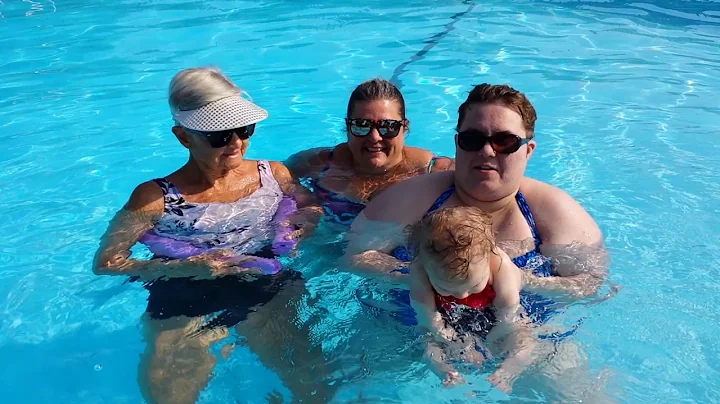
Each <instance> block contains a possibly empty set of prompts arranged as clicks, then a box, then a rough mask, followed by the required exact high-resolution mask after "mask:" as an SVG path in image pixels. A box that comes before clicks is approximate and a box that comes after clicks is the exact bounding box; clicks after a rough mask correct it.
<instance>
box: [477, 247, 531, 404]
mask: <svg viewBox="0 0 720 404" xmlns="http://www.w3.org/2000/svg"><path fill="white" fill-rule="evenodd" d="M500 255H501V257H502V263H501V264H500V268H499V270H498V271H497V272H496V273H495V274H494V280H493V288H494V289H495V293H496V296H495V300H494V301H493V305H494V306H495V311H496V316H497V319H498V325H497V326H496V327H495V330H493V331H494V333H495V334H497V333H501V335H503V336H504V338H505V341H504V346H505V349H503V350H504V351H506V352H507V353H506V355H505V360H503V362H502V363H501V364H500V365H499V366H498V368H497V369H496V370H495V372H493V373H492V374H491V375H490V376H489V377H488V381H490V382H491V383H492V384H494V385H495V386H496V387H497V388H499V389H500V390H502V391H505V392H507V393H509V392H510V390H511V386H512V383H513V382H514V381H515V379H516V378H517V377H518V376H519V375H520V373H522V372H523V371H524V370H525V369H526V368H527V367H528V366H529V365H530V364H531V363H532V361H533V360H534V357H533V351H534V348H535V343H536V339H535V337H534V336H533V333H532V330H531V328H530V323H529V321H528V320H527V318H526V317H523V316H521V315H522V314H523V313H524V309H523V308H522V306H521V305H520V289H521V287H522V273H521V272H520V269H519V268H518V267H517V266H516V265H515V264H514V263H513V262H512V261H511V260H510V257H508V256H507V255H506V254H505V253H504V252H502V251H501V252H500Z"/></svg>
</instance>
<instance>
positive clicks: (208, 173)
mask: <svg viewBox="0 0 720 404" xmlns="http://www.w3.org/2000/svg"><path fill="white" fill-rule="evenodd" d="M232 171H233V170H232V169H229V168H225V167H222V168H218V167H210V166H208V165H207V164H203V163H201V162H199V161H197V160H195V159H194V158H193V157H192V156H190V159H189V160H188V162H187V163H185V172H186V175H188V176H189V177H190V178H193V179H194V182H197V183H198V184H202V185H206V186H208V187H213V186H215V185H216V184H217V183H218V182H222V181H223V180H225V179H226V178H227V177H228V174H230V173H231V172H232Z"/></svg>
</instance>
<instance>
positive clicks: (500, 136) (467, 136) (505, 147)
mask: <svg viewBox="0 0 720 404" xmlns="http://www.w3.org/2000/svg"><path fill="white" fill-rule="evenodd" d="M530 140H531V139H526V138H522V137H520V136H518V135H514V134H512V133H508V132H502V133H496V134H494V135H492V136H487V135H486V134H485V133H483V132H480V131H479V130H475V129H468V130H466V131H463V132H460V133H458V134H457V142H458V146H459V147H460V148H461V149H463V150H465V151H467V152H476V151H480V150H482V148H483V147H485V143H488V142H489V143H490V147H492V149H493V150H495V152H496V153H502V154H511V153H515V152H516V151H518V149H519V148H520V146H522V145H524V144H525V143H527V142H529V141H530Z"/></svg>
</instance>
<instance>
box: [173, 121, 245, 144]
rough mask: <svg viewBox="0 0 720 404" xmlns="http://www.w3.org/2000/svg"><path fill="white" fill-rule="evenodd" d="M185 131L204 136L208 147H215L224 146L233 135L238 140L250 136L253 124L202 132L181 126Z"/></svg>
mask: <svg viewBox="0 0 720 404" xmlns="http://www.w3.org/2000/svg"><path fill="white" fill-rule="evenodd" d="M183 129H185V130H186V131H188V132H190V133H194V134H196V135H199V136H204V137H205V139H207V140H208V143H210V147H213V148H215V149H217V148H220V147H225V146H227V145H228V144H230V140H232V137H233V135H237V137H238V138H239V139H240V140H245V139H247V138H249V137H250V136H252V134H253V133H255V124H252V125H248V126H243V127H241V128H235V129H228V130H220V131H217V132H203V131H199V130H192V129H188V128H183Z"/></svg>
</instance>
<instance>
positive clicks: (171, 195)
mask: <svg viewBox="0 0 720 404" xmlns="http://www.w3.org/2000/svg"><path fill="white" fill-rule="evenodd" d="M152 181H153V182H154V183H156V184H157V185H158V186H159V187H160V189H161V190H162V193H163V198H164V200H165V204H166V205H168V204H174V203H179V202H180V201H182V202H184V200H183V199H182V195H180V191H179V190H178V189H177V187H176V186H175V185H174V184H173V183H172V182H170V181H168V180H167V179H166V178H154V179H153V180H152Z"/></svg>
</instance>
